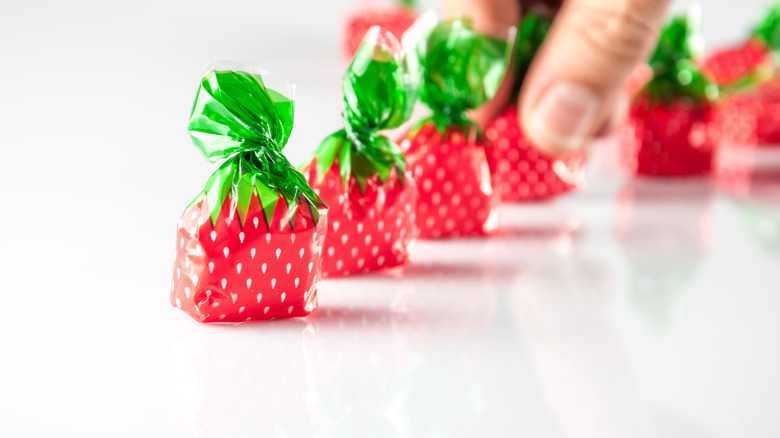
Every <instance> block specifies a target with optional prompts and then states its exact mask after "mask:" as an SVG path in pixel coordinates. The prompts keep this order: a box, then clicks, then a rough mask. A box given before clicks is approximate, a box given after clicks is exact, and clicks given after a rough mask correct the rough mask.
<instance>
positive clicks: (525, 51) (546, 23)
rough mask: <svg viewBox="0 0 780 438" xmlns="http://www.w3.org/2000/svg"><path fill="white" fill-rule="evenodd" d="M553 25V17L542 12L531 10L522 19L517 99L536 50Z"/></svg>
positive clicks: (517, 47)
mask: <svg viewBox="0 0 780 438" xmlns="http://www.w3.org/2000/svg"><path fill="white" fill-rule="evenodd" d="M551 27H552V18H550V16H549V15H546V14H544V13H542V12H538V11H534V10H531V11H529V12H528V13H527V14H525V16H524V17H523V19H522V20H521V21H520V25H519V26H518V28H517V38H516V40H515V69H514V71H515V78H514V79H515V81H514V86H513V88H512V96H513V98H514V99H517V96H518V95H519V94H520V88H521V87H522V85H523V80H524V79H525V75H526V74H528V69H529V68H530V67H531V61H533V59H534V56H536V52H538V51H539V48H540V47H541V46H542V43H543V42H544V39H545V38H546V37H547V34H548V33H549V32H550V28H551Z"/></svg>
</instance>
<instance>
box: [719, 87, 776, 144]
mask: <svg viewBox="0 0 780 438" xmlns="http://www.w3.org/2000/svg"><path fill="white" fill-rule="evenodd" d="M712 123H713V126H714V127H715V128H714V129H715V130H716V131H717V133H718V134H719V136H720V138H721V139H722V140H723V141H724V142H726V143H729V144H731V145H737V146H755V147H759V148H764V147H767V146H769V147H774V146H777V145H780V79H777V78H776V79H773V80H772V81H770V82H766V83H762V84H759V85H758V86H756V87H755V88H753V89H752V90H750V92H746V93H736V94H734V95H732V96H729V97H727V98H726V99H725V100H724V101H723V102H722V103H721V104H720V105H718V107H717V109H716V111H715V114H714V116H713V122H712Z"/></svg>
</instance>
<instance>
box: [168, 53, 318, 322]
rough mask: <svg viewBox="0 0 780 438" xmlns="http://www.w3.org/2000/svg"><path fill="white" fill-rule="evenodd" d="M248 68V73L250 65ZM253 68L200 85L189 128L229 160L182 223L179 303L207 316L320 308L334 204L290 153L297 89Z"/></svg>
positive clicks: (263, 315)
mask: <svg viewBox="0 0 780 438" xmlns="http://www.w3.org/2000/svg"><path fill="white" fill-rule="evenodd" d="M243 70H246V71H243ZM268 79H269V78H268V77H267V76H262V75H260V74H256V73H251V72H250V69H249V68H247V67H245V66H233V65H230V66H228V67H226V68H219V67H215V69H214V70H212V71H210V72H209V73H208V74H206V75H205V76H204V77H203V79H202V80H201V83H200V88H199V90H198V94H197V96H196V98H195V104H194V105H193V108H192V115H191V116H190V121H189V125H188V128H189V131H190V136H191V137H192V141H193V143H194V144H195V146H196V147H197V148H198V149H200V150H201V152H203V154H204V155H205V156H206V158H208V159H209V160H210V161H212V162H216V161H218V160H224V162H223V163H222V165H221V166H220V167H219V169H217V171H216V172H214V174H213V175H211V177H210V178H209V180H208V182H207V183H206V188H205V189H204V190H203V192H201V193H200V194H199V195H198V196H197V197H196V198H195V200H194V201H193V202H192V204H191V205H190V206H189V207H187V209H186V211H185V212H184V214H183V215H182V218H181V219H180V220H179V225H178V232H177V236H176V261H175V263H174V269H173V270H174V272H173V281H172V283H171V303H172V304H173V305H174V306H176V307H178V308H180V309H182V310H184V311H185V312H187V313H188V314H189V315H190V316H192V317H193V318H195V319H196V320H198V321H201V322H236V321H250V320H259V319H273V318H288V317H298V316H305V315H308V314H309V313H310V312H311V311H312V310H314V309H315V308H316V307H317V285H318V283H319V278H320V261H321V260H320V259H321V257H320V249H321V246H322V242H323V239H324V237H325V232H326V231H327V221H326V217H327V207H325V204H324V203H323V202H322V201H321V200H320V198H319V197H318V196H317V195H316V194H315V193H314V191H313V190H312V189H311V187H309V185H308V184H307V183H306V180H305V179H304V177H303V175H301V174H300V173H299V172H298V171H297V170H295V168H294V167H293V166H292V165H291V164H290V163H289V162H288V161H287V159H286V158H285V157H284V155H282V153H281V150H282V148H283V147H284V145H285V144H286V143H287V139H288V138H289V136H290V131H291V130H292V127H293V100H292V97H291V95H292V87H291V86H290V85H287V84H285V88H279V87H275V88H274V89H271V88H269V87H267V86H266V82H265V81H266V80H268Z"/></svg>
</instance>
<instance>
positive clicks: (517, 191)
mask: <svg viewBox="0 0 780 438" xmlns="http://www.w3.org/2000/svg"><path fill="white" fill-rule="evenodd" d="M551 24H552V20H551V19H550V18H548V17H547V16H545V15H542V14H540V13H538V12H534V11H531V12H529V13H528V14H526V15H525V17H523V21H522V22H521V24H520V28H519V31H518V32H517V42H516V45H515V82H514V89H513V92H512V96H513V99H512V102H511V103H510V105H509V107H508V108H507V109H506V110H505V111H504V112H503V113H502V114H501V115H499V116H498V117H496V118H495V119H494V120H493V121H492V122H490V123H489V124H488V125H487V127H486V128H485V135H486V136H487V138H488V140H490V141H491V143H492V144H493V150H494V155H495V160H496V165H495V169H494V175H493V176H494V179H495V180H496V181H497V187H496V188H497V190H498V192H499V193H500V195H501V200H502V201H503V202H521V201H533V200H541V199H548V198H552V197H554V196H557V195H560V194H562V193H565V192H568V191H570V190H573V189H576V188H578V187H580V186H582V185H583V184H584V182H585V175H584V163H585V157H584V154H583V153H582V152H579V151H577V152H571V153H568V154H565V155H563V156H560V157H549V156H546V155H545V154H544V153H542V152H540V151H539V150H537V149H536V147H534V145H533V144H531V142H530V141H529V140H528V139H527V138H526V137H525V135H524V134H523V129H522V127H521V126H520V123H519V122H518V114H517V96H518V95H519V93H520V86H521V84H522V83H523V78H524V77H525V74H526V72H527V71H528V68H529V67H530V65H531V61H532V60H533V57H534V55H535V54H536V52H537V50H538V49H539V47H540V46H541V45H542V42H543V41H544V38H545V37H546V35H547V32H548V31H549V29H550V26H551Z"/></svg>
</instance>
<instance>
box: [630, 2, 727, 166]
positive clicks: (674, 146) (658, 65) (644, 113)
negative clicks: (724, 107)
mask: <svg viewBox="0 0 780 438" xmlns="http://www.w3.org/2000/svg"><path fill="white" fill-rule="evenodd" d="M693 27H694V26H692V20H690V19H689V18H688V17H685V16H682V17H676V18H674V19H673V20H672V21H671V22H670V23H669V24H668V25H667V26H666V27H665V28H664V30H663V31H662V33H661V37H660V40H659V42H658V45H657V47H656V49H655V52H654V53H653V56H652V57H651V59H650V67H651V68H652V69H653V78H652V79H650V81H649V82H648V83H647V84H645V86H644V87H643V88H642V89H641V91H640V92H639V94H638V95H637V96H635V97H634V101H633V102H632V104H631V109H630V110H629V115H628V119H627V121H626V123H625V124H624V125H623V126H622V127H621V129H620V134H619V135H620V143H621V148H622V152H623V165H624V167H625V168H626V170H628V171H629V172H631V173H636V174H640V175H649V176H682V175H696V174H703V173H708V172H710V171H711V170H712V165H713V152H714V148H715V145H716V144H717V141H716V138H714V137H715V136H714V135H713V132H712V130H711V129H709V127H708V123H709V122H710V120H711V116H712V109H713V102H714V101H715V100H716V99H717V97H718V87H717V86H716V85H715V84H713V83H712V82H710V81H709V80H708V79H707V78H706V77H705V76H703V75H702V74H701V72H700V71H699V69H698V67H697V66H696V65H695V64H694V63H693V62H692V61H691V59H692V57H693V55H694V53H693V47H692V44H691V40H692V36H694V35H695V29H694V28H693Z"/></svg>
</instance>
